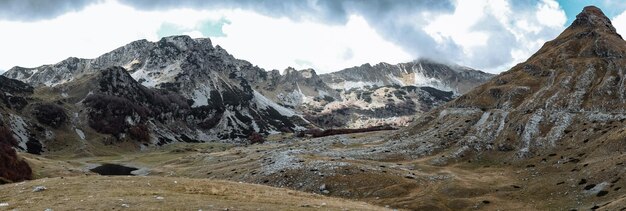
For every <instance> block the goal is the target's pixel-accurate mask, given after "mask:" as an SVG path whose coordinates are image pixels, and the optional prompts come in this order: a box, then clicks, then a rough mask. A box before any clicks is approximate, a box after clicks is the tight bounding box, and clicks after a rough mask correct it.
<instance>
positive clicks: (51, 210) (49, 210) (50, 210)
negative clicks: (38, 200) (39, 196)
mask: <svg viewBox="0 0 626 211" xmlns="http://www.w3.org/2000/svg"><path fill="white" fill-rule="evenodd" d="M43 211H54V210H53V209H50V208H47V209H45V210H43Z"/></svg>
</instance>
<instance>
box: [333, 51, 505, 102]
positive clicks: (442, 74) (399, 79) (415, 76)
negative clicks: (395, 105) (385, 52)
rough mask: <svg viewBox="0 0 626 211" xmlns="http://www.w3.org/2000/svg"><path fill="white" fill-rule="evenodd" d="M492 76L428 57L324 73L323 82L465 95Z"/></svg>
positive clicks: (347, 87)
mask: <svg viewBox="0 0 626 211" xmlns="http://www.w3.org/2000/svg"><path fill="white" fill-rule="evenodd" d="M491 77H493V75H492V74H489V73H485V72H482V71H478V70H474V69H471V68H468V67H462V66H457V65H448V64H443V63H439V62H435V61H432V60H428V59H419V60H416V61H413V62H408V63H400V64H396V65H392V64H387V63H379V64H377V65H374V66H372V65H370V64H364V65H361V66H358V67H352V68H347V69H344V70H341V71H338V72H334V73H330V74H325V75H322V79H323V80H324V82H325V83H326V84H328V85H329V86H330V87H332V88H334V89H344V90H350V89H353V88H363V87H381V86H417V87H424V86H428V87H433V88H436V89H439V90H442V91H452V92H454V93H456V94H464V93H466V92H467V91H469V90H470V89H472V88H474V87H475V86H477V85H479V84H481V83H483V82H485V81H486V80H488V79H489V78H491Z"/></svg>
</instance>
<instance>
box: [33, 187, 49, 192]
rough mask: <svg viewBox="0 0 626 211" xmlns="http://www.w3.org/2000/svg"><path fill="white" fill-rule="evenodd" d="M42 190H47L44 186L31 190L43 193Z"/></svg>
mask: <svg viewBox="0 0 626 211" xmlns="http://www.w3.org/2000/svg"><path fill="white" fill-rule="evenodd" d="M44 190H47V188H46V186H35V187H34V188H33V192H41V191H44Z"/></svg>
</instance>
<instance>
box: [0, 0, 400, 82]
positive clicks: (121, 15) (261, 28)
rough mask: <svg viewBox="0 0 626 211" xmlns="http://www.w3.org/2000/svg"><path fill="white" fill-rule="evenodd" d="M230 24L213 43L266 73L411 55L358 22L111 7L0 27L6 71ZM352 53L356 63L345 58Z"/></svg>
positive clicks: (0, 64) (91, 55) (353, 18)
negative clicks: (166, 30)
mask: <svg viewBox="0 0 626 211" xmlns="http://www.w3.org/2000/svg"><path fill="white" fill-rule="evenodd" d="M221 18H225V19H227V20H228V21H229V23H227V25H225V26H224V28H223V30H224V33H225V34H226V36H225V37H218V38H212V40H213V41H214V42H213V43H214V44H219V45H221V46H222V47H224V48H225V49H226V50H228V51H229V52H230V53H231V54H233V55H234V56H235V57H237V58H241V59H246V60H248V61H250V62H252V63H253V64H255V65H259V66H260V67H263V68H266V69H284V68H286V67H287V66H293V67H296V68H308V67H313V68H316V69H318V70H319V71H321V72H329V71H335V70H339V69H342V68H345V67H349V66H354V65H360V64H362V63H366V62H371V63H377V62H381V61H385V62H392V63H395V62H403V61H408V60H411V56H410V55H409V54H407V53H405V52H404V51H403V50H402V49H401V48H399V47H397V46H395V45H394V44H392V43H390V42H388V41H385V39H383V38H382V37H381V36H379V35H378V34H377V33H376V31H374V30H373V29H372V28H371V27H370V26H369V25H368V24H367V22H366V21H365V20H364V19H363V18H361V17H359V16H351V17H350V20H349V21H348V22H347V23H346V24H345V25H334V26H330V25H325V24H321V23H315V22H302V23H299V22H294V21H292V20H289V19H285V18H282V19H278V18H271V17H267V16H262V15H259V14H257V13H254V12H250V11H241V10H217V11H202V10H191V9H177V10H167V11H153V12H146V11H138V10H135V9H133V8H132V7H129V6H125V5H122V4H119V3H117V2H116V1H112V0H109V1H106V2H105V3H102V4H95V5H91V6H88V7H87V8H85V9H84V10H82V11H79V12H73V13H67V14H64V15H62V16H59V17H57V18H54V19H51V20H43V21H37V22H9V21H0V28H1V29H2V31H3V33H1V34H0V46H2V48H0V58H3V59H2V60H0V69H9V68H11V67H12V66H15V65H19V66H26V67H34V66H39V65H42V64H52V63H56V62H59V61H61V60H63V59H65V58H67V57H70V56H75V57H81V58H94V57H97V56H99V55H101V54H103V53H106V52H108V51H111V50H113V49H115V48H117V47H120V46H123V45H125V44H127V43H129V42H132V41H134V40H138V39H148V40H152V41H155V40H158V39H159V37H158V35H157V31H158V30H159V28H160V27H161V26H162V24H163V23H168V24H173V25H176V26H177V27H179V28H181V29H183V32H182V34H186V35H190V36H191V37H202V32H200V31H199V30H198V28H199V27H200V26H199V24H201V23H203V22H204V21H206V20H219V19H221ZM347 49H350V51H351V52H352V55H351V57H349V58H348V57H346V56H345V52H346V51H347Z"/></svg>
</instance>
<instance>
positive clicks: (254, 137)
mask: <svg viewBox="0 0 626 211" xmlns="http://www.w3.org/2000/svg"><path fill="white" fill-rule="evenodd" d="M248 140H249V141H250V144H262V143H264V142H265V138H263V136H262V135H261V134H259V133H257V132H253V133H252V134H250V136H248Z"/></svg>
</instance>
